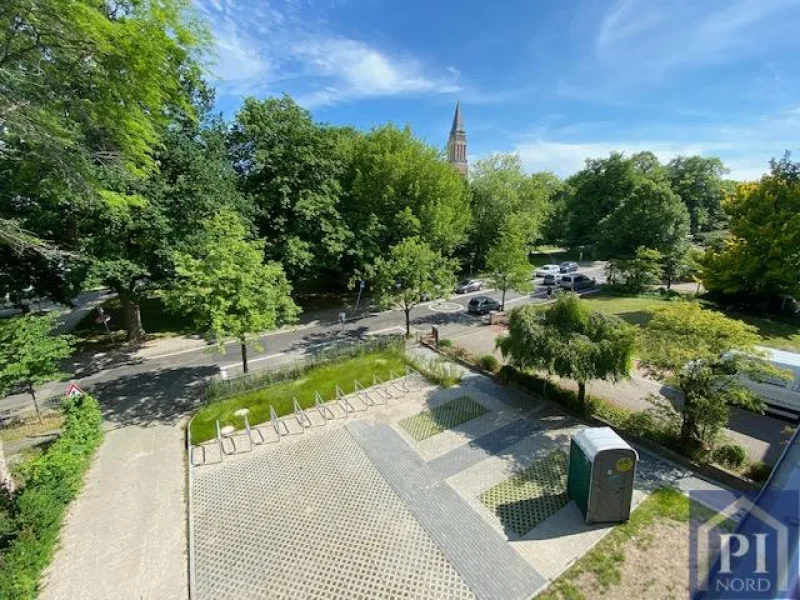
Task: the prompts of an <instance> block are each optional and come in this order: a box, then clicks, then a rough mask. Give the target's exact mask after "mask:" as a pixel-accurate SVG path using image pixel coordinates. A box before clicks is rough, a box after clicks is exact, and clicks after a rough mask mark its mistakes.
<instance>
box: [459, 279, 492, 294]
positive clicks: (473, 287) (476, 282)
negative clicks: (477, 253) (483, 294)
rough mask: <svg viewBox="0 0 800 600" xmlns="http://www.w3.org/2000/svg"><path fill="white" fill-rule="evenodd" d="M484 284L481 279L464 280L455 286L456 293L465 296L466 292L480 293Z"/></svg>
mask: <svg viewBox="0 0 800 600" xmlns="http://www.w3.org/2000/svg"><path fill="white" fill-rule="evenodd" d="M485 285H486V282H485V281H484V280H483V279H465V280H464V281H460V282H459V283H458V285H457V286H456V293H457V294H466V293H468V292H480V291H481V290H482V289H483V288H484V286H485Z"/></svg>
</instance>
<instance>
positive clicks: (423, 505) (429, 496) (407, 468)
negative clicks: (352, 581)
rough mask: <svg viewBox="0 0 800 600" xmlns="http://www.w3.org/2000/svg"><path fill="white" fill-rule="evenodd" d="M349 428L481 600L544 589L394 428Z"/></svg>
mask: <svg viewBox="0 0 800 600" xmlns="http://www.w3.org/2000/svg"><path fill="white" fill-rule="evenodd" d="M347 428H348V430H349V431H350V432H351V433H352V434H353V436H354V437H355V438H356V440H357V441H358V443H359V444H360V445H361V447H362V448H363V449H364V452H365V453H366V454H367V455H368V456H369V458H370V460H371V461H372V462H373V464H374V465H375V467H376V468H377V469H378V471H379V472H380V473H381V475H383V477H384V479H386V481H388V482H389V484H390V485H391V486H392V488H393V489H394V490H395V491H396V492H397V494H398V496H400V498H402V499H403V501H404V502H405V503H406V505H407V506H408V507H409V510H410V511H411V512H412V513H413V514H414V516H415V517H416V518H417V520H418V521H419V522H420V523H421V524H422V526H423V527H424V528H425V531H427V532H428V534H429V535H430V536H431V538H433V539H434V540H435V541H436V542H437V544H438V545H439V546H440V547H441V548H442V550H443V551H444V553H445V555H446V556H447V557H448V558H449V559H450V561H451V562H452V564H453V566H454V567H455V568H456V570H457V571H458V572H459V574H460V575H461V576H462V577H463V578H464V580H465V581H466V582H467V584H468V585H469V586H470V588H471V589H472V590H473V591H474V592H475V594H476V595H477V596H478V598H482V599H486V600H491V599H503V600H523V599H524V600H527V599H529V598H530V597H531V596H532V595H533V594H534V592H535V591H536V590H538V589H540V588H541V587H542V586H543V585H544V583H545V579H544V578H543V577H542V576H541V575H540V574H539V573H537V572H536V571H535V570H534V569H532V568H531V567H530V566H529V565H527V564H526V563H525V562H524V561H523V560H522V559H521V558H520V557H519V555H517V554H516V553H515V552H514V550H513V549H512V548H511V547H510V546H509V545H508V544H507V543H506V541H505V539H503V537H502V536H501V535H498V534H497V532H496V531H495V530H493V529H492V528H491V527H490V526H489V525H488V524H487V523H486V521H485V520H484V519H482V518H480V517H479V516H478V515H476V513H475V512H474V511H473V510H472V508H471V507H470V506H469V505H468V504H467V503H466V502H464V501H463V499H462V498H461V497H460V496H459V495H458V494H457V493H456V492H455V491H454V490H453V489H452V488H450V487H449V486H448V485H447V484H446V483H443V482H440V481H437V478H436V476H435V475H434V474H433V472H432V471H431V470H430V469H429V468H428V467H427V465H426V464H425V463H424V462H423V461H422V460H421V459H420V458H419V456H418V455H417V454H416V453H415V452H414V450H413V448H411V447H410V446H409V445H408V444H407V443H406V442H405V441H404V440H403V439H402V438H401V437H400V436H399V435H397V433H396V432H395V431H394V430H393V429H392V428H391V427H389V426H388V425H382V424H378V425H370V424H366V423H360V422H353V423H350V424H348V426H347Z"/></svg>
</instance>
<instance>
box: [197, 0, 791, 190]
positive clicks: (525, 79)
mask: <svg viewBox="0 0 800 600" xmlns="http://www.w3.org/2000/svg"><path fill="white" fill-rule="evenodd" d="M195 1H196V4H197V8H198V9H199V11H200V13H201V14H202V15H203V16H205V17H206V18H207V20H208V22H209V23H210V24H211V27H212V29H213V32H214V34H215V37H216V50H215V57H214V59H213V60H214V64H213V65H212V66H210V67H209V68H210V71H211V79H212V80H213V81H214V82H215V83H216V85H217V89H218V92H217V103H218V106H219V108H220V109H221V110H222V111H223V112H225V114H226V115H228V116H232V115H233V114H235V112H236V110H237V108H238V106H239V104H240V103H241V101H242V98H243V97H245V96H248V95H252V96H256V97H265V96H269V95H274V94H281V93H284V92H286V93H288V94H291V95H292V96H293V97H294V98H295V99H296V100H297V101H298V102H300V103H301V104H302V105H304V106H305V107H307V108H308V109H309V110H311V111H312V113H313V115H314V118H315V119H317V120H319V121H324V122H328V123H333V124H351V125H355V126H357V127H360V128H369V127H371V126H373V125H377V124H381V123H384V122H387V121H390V122H393V123H395V124H397V125H409V126H411V128H412V129H413V130H414V132H415V133H416V134H417V135H419V136H420V137H422V138H424V139H425V140H426V141H428V142H429V143H431V144H434V145H436V146H439V147H443V146H444V144H445V142H446V139H447V134H448V132H449V128H450V124H451V120H452V113H453V107H454V104H455V101H456V100H457V99H460V100H461V103H462V107H463V112H464V119H465V125H466V129H467V136H468V141H469V157H470V160H475V159H478V158H481V157H484V156H487V155H488V154H490V153H492V152H518V153H519V154H520V156H521V158H522V160H523V162H524V163H525V165H526V168H527V169H528V170H530V171H539V170H544V169H550V170H552V171H554V172H556V173H557V174H559V175H561V176H566V175H569V174H571V173H573V172H575V171H576V170H578V169H580V168H581V166H582V164H583V160H584V159H585V158H586V157H590V156H591V157H597V156H604V155H607V154H608V153H609V152H610V151H612V150H621V151H624V152H627V153H631V152H636V151H639V150H652V151H654V152H655V153H656V154H657V155H658V156H659V157H660V158H661V159H662V160H668V159H669V158H671V157H672V156H675V155H677V154H704V155H711V156H720V157H721V158H722V159H723V160H724V161H725V163H726V164H727V165H728V167H729V168H730V169H731V176H732V177H735V178H739V179H748V178H755V177H758V176H760V175H761V173H763V172H764V171H765V170H766V168H767V161H768V160H769V159H770V158H771V157H773V156H778V155H780V154H782V153H783V151H784V150H786V149H790V150H793V151H795V153H796V156H797V155H800V60H798V57H800V0H560V1H558V0H553V1H550V0H495V1H486V0H482V1H477V0H463V1H461V2H453V1H450V0H404V1H403V2H388V1H384V0H195Z"/></svg>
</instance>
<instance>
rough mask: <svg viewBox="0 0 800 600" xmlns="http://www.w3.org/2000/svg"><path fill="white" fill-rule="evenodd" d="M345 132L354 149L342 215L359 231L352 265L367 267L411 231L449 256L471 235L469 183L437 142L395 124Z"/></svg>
mask: <svg viewBox="0 0 800 600" xmlns="http://www.w3.org/2000/svg"><path fill="white" fill-rule="evenodd" d="M342 137H344V138H345V139H346V140H347V142H346V143H344V144H343V145H345V146H346V147H348V148H349V151H350V156H349V158H348V160H347V162H348V168H347V170H346V172H345V175H344V178H343V192H344V196H343V198H342V215H343V217H344V219H345V221H346V222H347V224H348V227H349V229H350V231H351V232H352V234H353V239H352V243H351V245H350V247H349V248H348V250H347V256H348V259H347V260H346V261H345V269H346V270H349V271H358V270H363V268H364V267H365V266H366V265H370V264H373V263H374V262H375V260H376V258H377V257H379V256H383V255H385V253H386V249H387V248H389V247H391V246H394V245H396V244H397V243H398V242H400V241H401V240H403V239H405V238H407V237H419V238H420V240H422V241H424V242H426V243H427V244H430V246H432V247H434V248H437V249H438V250H439V251H441V253H442V254H443V255H444V256H450V255H452V254H453V252H454V251H455V250H456V248H458V247H459V246H460V245H461V244H463V243H464V242H465V241H466V236H467V228H468V226H469V223H470V210H469V197H468V191H467V184H466V182H465V181H464V178H463V177H462V176H461V175H459V173H458V172H457V171H456V170H455V169H454V168H453V166H452V165H450V164H448V163H447V162H445V161H444V160H443V158H442V156H441V154H440V153H439V152H438V151H437V150H436V149H435V148H433V147H431V146H428V145H427V144H425V143H423V142H422V141H420V140H419V139H417V138H415V137H414V136H413V134H412V133H411V130H410V129H408V128H406V129H398V128H396V127H393V126H391V125H385V126H382V127H378V128H376V129H373V130H372V131H370V132H369V133H367V134H365V135H355V136H352V135H351V136H342Z"/></svg>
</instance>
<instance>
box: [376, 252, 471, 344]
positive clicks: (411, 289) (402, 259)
mask: <svg viewBox="0 0 800 600" xmlns="http://www.w3.org/2000/svg"><path fill="white" fill-rule="evenodd" d="M455 268H456V263H455V261H453V260H451V259H447V258H445V257H443V256H442V255H441V253H440V252H437V251H436V250H433V249H432V248H431V247H430V245H428V244H427V243H426V242H424V241H423V240H421V239H419V238H417V237H411V238H406V239H404V240H402V241H401V242H399V243H397V244H396V245H394V246H392V247H391V248H390V249H389V252H388V254H387V256H386V257H378V258H377V260H376V261H375V264H373V265H372V266H371V267H370V268H369V269H368V271H367V272H368V277H369V278H370V281H371V285H372V291H373V292H374V293H375V296H376V299H377V302H378V304H379V305H381V306H385V307H389V306H392V305H396V306H398V307H400V308H402V309H403V312H404V313H405V317H406V335H411V320H410V315H411V309H412V308H414V307H415V306H416V305H417V304H419V303H420V302H424V301H425V300H433V299H436V298H442V297H448V296H449V295H450V292H451V291H452V289H453V286H454V285H455V282H456V280H455V275H454V271H455Z"/></svg>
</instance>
